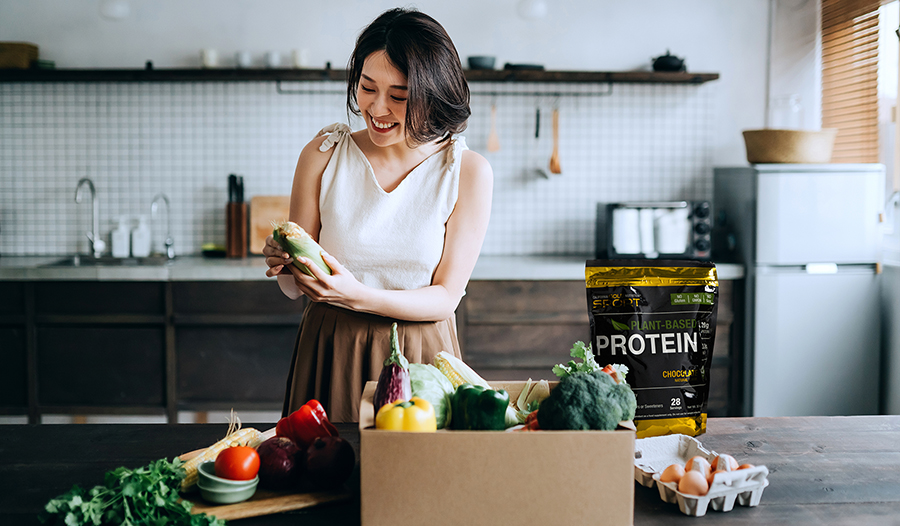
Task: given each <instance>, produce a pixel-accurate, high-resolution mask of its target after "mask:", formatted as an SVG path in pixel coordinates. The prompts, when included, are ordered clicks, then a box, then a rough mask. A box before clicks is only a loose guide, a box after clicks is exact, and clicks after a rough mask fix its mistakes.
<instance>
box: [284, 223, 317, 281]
mask: <svg viewBox="0 0 900 526" xmlns="http://www.w3.org/2000/svg"><path fill="white" fill-rule="evenodd" d="M274 226H275V230H274V231H273V232H272V237H273V238H274V239H275V242H276V243H278V244H279V245H281V248H283V249H284V251H285V252H287V253H288V254H290V256H291V258H293V263H294V266H295V267H297V268H298V269H300V270H301V271H303V272H305V273H306V274H309V275H310V276H312V275H313V273H312V272H310V270H309V269H308V268H306V265H304V264H303V263H300V262H299V261H297V259H298V258H301V257H306V258H309V259H311V260H312V261H313V263H315V264H316V265H318V266H319V268H321V269H322V270H323V271H324V272H326V273H327V274H328V275H331V268H329V266H328V265H327V264H326V263H325V260H323V259H322V247H320V246H319V244H318V243H316V241H315V240H314V239H313V238H312V237H311V236H310V235H309V234H307V233H306V230H303V228H302V227H301V226H300V225H298V224H297V223H294V222H293V221H285V222H283V223H280V224H276V225H274Z"/></svg>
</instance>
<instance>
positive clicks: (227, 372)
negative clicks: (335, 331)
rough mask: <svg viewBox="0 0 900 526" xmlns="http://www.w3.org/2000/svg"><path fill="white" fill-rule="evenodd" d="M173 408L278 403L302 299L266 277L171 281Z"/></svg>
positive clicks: (253, 406) (263, 406) (277, 406)
mask: <svg viewBox="0 0 900 526" xmlns="http://www.w3.org/2000/svg"><path fill="white" fill-rule="evenodd" d="M172 303H173V305H172V311H173V316H174V317H173V327H174V333H175V349H176V354H177V358H176V364H175V368H176V370H177V379H176V381H177V387H176V392H177V398H178V408H179V409H182V410H196V411H207V410H213V409H223V410H227V409H230V408H235V409H245V410H270V411H271V410H278V411H280V410H281V406H282V403H283V401H284V389H285V382H286V381H287V374H288V371H289V370H290V366H291V357H292V356H293V350H294V342H295V339H296V336H297V330H298V328H299V326H300V320H301V318H302V309H303V307H304V306H305V305H306V300H305V299H302V300H298V301H291V300H289V299H287V298H286V297H285V296H284V295H283V294H282V293H281V291H280V290H279V289H278V287H277V286H275V284H274V283H272V282H271V281H263V282H259V281H237V282H215V281H206V282H175V283H173V284H172Z"/></svg>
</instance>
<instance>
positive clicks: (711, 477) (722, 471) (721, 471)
mask: <svg viewBox="0 0 900 526" xmlns="http://www.w3.org/2000/svg"><path fill="white" fill-rule="evenodd" d="M716 473H726V471H725V470H724V469H717V470H715V471H710V472H709V477H707V478H706V481H707V482H709V487H712V483H713V479H714V478H716Z"/></svg>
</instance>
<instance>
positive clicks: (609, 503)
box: [359, 382, 635, 526]
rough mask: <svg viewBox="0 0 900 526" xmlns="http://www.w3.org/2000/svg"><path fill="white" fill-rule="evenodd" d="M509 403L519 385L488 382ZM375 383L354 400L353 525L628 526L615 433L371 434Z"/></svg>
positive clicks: (629, 486)
mask: <svg viewBox="0 0 900 526" xmlns="http://www.w3.org/2000/svg"><path fill="white" fill-rule="evenodd" d="M491 385H492V386H493V387H495V388H502V389H506V390H507V391H509V394H510V397H512V398H515V397H517V396H518V394H519V393H520V392H521V390H522V388H523V387H524V385H525V383H524V382H491ZM374 392H375V382H368V383H367V384H366V388H365V391H364V392H363V396H362V401H361V407H360V418H359V433H360V483H361V497H360V498H361V507H362V512H361V513H362V524H363V526H381V525H386V526H388V525H389V526H405V525H410V526H421V525H422V524H429V525H442V524H446V525H453V526H458V525H461V524H465V525H481V524H484V525H500V524H566V525H575V524H591V525H597V524H616V525H623V524H624V525H627V524H632V523H633V522H634V440H635V434H634V431H633V430H630V429H619V430H616V431H540V432H501V431H447V430H439V431H437V432H436V433H409V432H398V431H380V430H376V429H375V428H374V425H375V409H374V407H373V405H372V397H373V394H374Z"/></svg>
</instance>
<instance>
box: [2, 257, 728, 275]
mask: <svg viewBox="0 0 900 526" xmlns="http://www.w3.org/2000/svg"><path fill="white" fill-rule="evenodd" d="M61 259H63V258H62V257H58V256H3V257H0V281H39V280H53V281H263V280H268V279H271V278H267V277H266V275H265V272H266V264H265V261H263V258H262V256H256V257H247V258H243V259H223V258H204V257H200V256H184V257H178V258H175V259H174V260H172V261H170V262H167V263H165V264H163V265H140V266H139V265H130V266H80V267H61V266H46V265H48V264H49V263H53V262H54V261H58V260H61ZM587 259H590V256H588V255H582V256H578V255H575V256H481V257H480V258H478V263H476V265H475V270H474V271H473V272H472V279H473V280H539V281H544V280H583V279H584V263H585V261H586V260H587ZM717 270H718V274H719V279H723V280H732V279H740V278H742V277H744V267H743V265H739V264H734V263H726V264H721V265H718V266H717Z"/></svg>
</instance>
